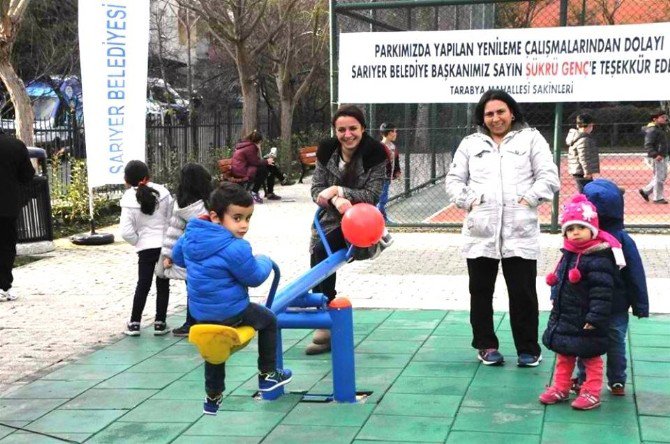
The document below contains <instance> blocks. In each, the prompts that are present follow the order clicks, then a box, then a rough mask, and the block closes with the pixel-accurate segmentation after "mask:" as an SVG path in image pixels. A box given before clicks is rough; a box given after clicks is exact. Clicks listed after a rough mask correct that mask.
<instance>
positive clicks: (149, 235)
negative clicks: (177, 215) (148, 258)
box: [121, 182, 172, 251]
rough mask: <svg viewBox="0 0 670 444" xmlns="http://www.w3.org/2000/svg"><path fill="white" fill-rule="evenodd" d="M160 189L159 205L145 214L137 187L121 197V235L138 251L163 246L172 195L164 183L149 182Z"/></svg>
mask: <svg viewBox="0 0 670 444" xmlns="http://www.w3.org/2000/svg"><path fill="white" fill-rule="evenodd" d="M147 186H149V187H151V188H153V189H154V190H156V191H158V205H157V206H156V209H155V210H154V212H153V214H144V213H142V211H141V210H140V203H139V202H138V201H137V197H135V193H136V192H137V187H131V188H128V189H127V190H126V192H125V193H123V197H121V236H122V237H123V239H124V240H125V241H126V242H128V243H129V244H130V245H134V246H135V250H136V251H142V250H148V249H150V248H161V247H162V246H163V233H164V232H165V228H166V226H167V223H168V220H169V219H170V214H171V212H172V196H170V192H169V191H168V189H167V188H165V187H164V186H163V185H159V184H156V183H153V182H149V183H148V184H147Z"/></svg>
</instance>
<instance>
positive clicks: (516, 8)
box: [496, 0, 558, 28]
mask: <svg viewBox="0 0 670 444" xmlns="http://www.w3.org/2000/svg"><path fill="white" fill-rule="evenodd" d="M552 3H554V0H529V1H527V2H518V3H505V4H501V5H497V8H496V10H497V15H498V16H497V17H496V22H497V24H498V26H499V27H501V28H532V27H533V24H537V23H535V22H536V21H538V22H539V20H538V16H539V14H540V13H541V12H542V11H543V10H544V9H546V8H547V6H549V5H551V4H552ZM549 20H552V22H550V21H549ZM540 24H541V25H542V26H558V16H557V15H556V14H551V15H549V16H548V19H547V21H542V22H540Z"/></svg>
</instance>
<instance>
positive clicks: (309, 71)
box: [266, 0, 328, 162]
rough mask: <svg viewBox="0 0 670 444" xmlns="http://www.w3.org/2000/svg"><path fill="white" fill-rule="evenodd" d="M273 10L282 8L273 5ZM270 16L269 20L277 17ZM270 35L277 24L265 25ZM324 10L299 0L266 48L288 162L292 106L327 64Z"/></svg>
mask: <svg viewBox="0 0 670 444" xmlns="http://www.w3.org/2000/svg"><path fill="white" fill-rule="evenodd" d="M276 7H277V8H280V7H282V5H281V4H277V6H276ZM282 15H283V14H281V12H280V11H277V14H276V15H274V14H270V16H271V17H281V16H282ZM267 25H270V26H271V28H270V29H266V32H270V33H272V32H273V30H274V29H275V27H276V26H277V23H274V22H272V21H268V23H267ZM327 27H328V9H327V4H326V1H325V0H319V1H317V2H316V4H315V2H314V1H313V0H301V1H299V3H298V4H297V5H296V8H295V9H294V10H293V13H292V14H289V15H288V18H287V21H286V24H285V28H284V30H283V31H282V32H281V33H279V34H278V35H277V36H276V38H275V39H273V40H272V41H271V43H270V45H269V46H268V55H269V57H270V59H271V61H272V74H273V76H274V79H275V83H276V85H277V93H278V96H279V105H280V124H279V127H280V138H281V141H282V145H283V148H284V149H286V152H288V153H290V158H289V159H288V161H289V162H290V161H291V160H292V157H293V156H292V155H293V151H292V150H291V135H292V132H293V114H294V111H295V107H296V105H297V104H298V103H299V102H300V100H301V99H302V98H303V97H304V96H305V94H306V93H307V91H308V90H309V87H310V86H311V85H312V83H313V82H314V80H315V78H316V76H317V75H318V74H319V73H320V72H322V68H323V67H324V66H325V65H326V63H328V57H327V54H326V48H327V45H328V28H327Z"/></svg>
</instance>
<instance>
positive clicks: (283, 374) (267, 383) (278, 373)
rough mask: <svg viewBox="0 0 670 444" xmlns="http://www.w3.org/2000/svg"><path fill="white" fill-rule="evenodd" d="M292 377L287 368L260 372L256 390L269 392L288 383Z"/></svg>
mask: <svg viewBox="0 0 670 444" xmlns="http://www.w3.org/2000/svg"><path fill="white" fill-rule="evenodd" d="M292 378H293V373H291V370H289V369H287V368H285V369H283V370H282V369H279V368H278V369H277V370H275V371H273V372H272V373H261V374H260V375H258V391H259V392H270V391H272V390H274V389H276V388H277V387H281V386H282V385H286V384H288V383H289V382H291V379H292Z"/></svg>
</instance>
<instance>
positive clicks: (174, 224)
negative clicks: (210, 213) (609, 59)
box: [154, 199, 207, 280]
mask: <svg viewBox="0 0 670 444" xmlns="http://www.w3.org/2000/svg"><path fill="white" fill-rule="evenodd" d="M204 214H207V209H206V208H205V203H204V202H203V201H202V199H200V200H197V201H195V202H193V203H192V204H191V205H187V206H185V207H184V208H181V207H179V204H178V203H177V201H176V200H175V202H174V206H173V208H172V217H171V218H170V222H169V223H168V226H167V230H166V231H165V236H164V237H163V248H161V257H160V260H159V261H158V262H157V263H156V268H155V269H154V272H155V273H156V276H158V277H162V278H169V279H181V280H186V269H185V268H182V267H179V266H177V265H175V264H172V267H170V268H165V267H163V259H165V258H166V257H169V258H170V259H172V248H173V247H174V244H176V243H177V239H179V237H181V235H182V234H184V230H185V229H186V224H187V223H188V221H189V220H191V219H193V218H195V217H198V216H202V215H204Z"/></svg>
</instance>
